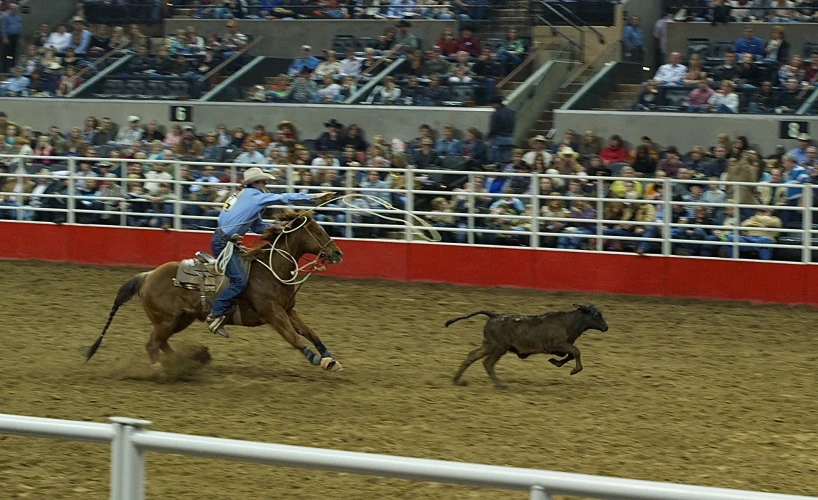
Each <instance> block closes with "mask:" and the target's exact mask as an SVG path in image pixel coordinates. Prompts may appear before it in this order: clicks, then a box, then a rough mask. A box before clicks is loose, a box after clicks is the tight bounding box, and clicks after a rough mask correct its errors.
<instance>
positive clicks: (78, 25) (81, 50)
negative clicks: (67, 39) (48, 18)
mask: <svg viewBox="0 0 818 500" xmlns="http://www.w3.org/2000/svg"><path fill="white" fill-rule="evenodd" d="M71 24H73V26H74V36H75V39H76V34H77V33H79V43H77V45H76V46H75V47H74V54H76V55H78V56H80V57H85V56H86V55H88V49H89V48H90V47H91V32H90V31H88V30H87V29H85V21H84V20H83V19H82V18H81V17H79V16H76V17H74V19H72V20H71ZM73 43H74V42H72V44H73Z"/></svg>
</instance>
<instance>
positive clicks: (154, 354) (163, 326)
mask: <svg viewBox="0 0 818 500" xmlns="http://www.w3.org/2000/svg"><path fill="white" fill-rule="evenodd" d="M192 322H193V318H192V317H190V316H188V315H183V316H181V317H178V318H173V319H169V320H165V321H162V322H161V323H157V324H154V325H153V331H152V332H151V337H150V339H149V340H148V345H147V350H148V357H149V358H150V360H151V364H152V365H154V366H156V367H159V366H161V364H160V363H159V350H160V349H161V350H162V352H164V353H165V354H170V353H172V352H173V349H171V347H170V344H168V339H169V338H170V336H171V335H173V334H174V333H177V332H181V331H182V330H184V329H185V328H187V327H188V326H190V324H191V323H192Z"/></svg>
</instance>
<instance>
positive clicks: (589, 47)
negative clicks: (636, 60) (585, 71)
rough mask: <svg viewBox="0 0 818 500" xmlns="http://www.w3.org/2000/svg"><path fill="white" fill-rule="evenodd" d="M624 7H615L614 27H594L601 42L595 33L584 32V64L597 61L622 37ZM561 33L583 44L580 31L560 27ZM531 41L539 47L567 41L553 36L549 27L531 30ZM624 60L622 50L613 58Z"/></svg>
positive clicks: (619, 5) (587, 30)
mask: <svg viewBox="0 0 818 500" xmlns="http://www.w3.org/2000/svg"><path fill="white" fill-rule="evenodd" d="M623 11H624V10H623V6H622V4H618V5H616V7H615V11H614V12H615V14H614V22H615V24H614V26H594V27H593V28H594V29H595V30H596V31H598V32H599V33H600V34H601V35H602V37H603V40H602V41H600V39H599V35H597V34H596V33H594V32H593V31H591V30H589V29H587V28H586V29H585V30H584V34H585V35H584V43H585V59H584V61H583V62H589V61H593V60H595V59H596V58H597V57H598V56H599V55H600V54H602V53H603V52H605V49H607V48H608V46H609V45H610V44H611V42H613V41H614V40H617V39H619V38H621V37H622V13H623ZM558 28H559V30H560V32H561V33H562V34H563V35H565V36H566V37H567V38H570V39H571V40H572V41H573V42H575V43H577V44H578V45H582V44H583V38H582V35H581V34H580V32H579V31H577V30H576V29H575V28H572V27H571V26H558ZM531 39H532V41H533V42H534V45H535V46H538V45H548V44H553V43H556V44H560V45H561V44H562V43H563V42H564V41H565V38H563V37H561V36H559V35H556V36H555V35H553V34H552V32H551V28H550V27H549V26H534V27H532V28H531ZM621 58H622V53H621V50H618V51H617V53H616V54H614V56H613V58H612V59H613V60H616V61H618V60H620V59H621Z"/></svg>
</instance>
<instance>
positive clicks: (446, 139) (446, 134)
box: [435, 125, 463, 156]
mask: <svg viewBox="0 0 818 500" xmlns="http://www.w3.org/2000/svg"><path fill="white" fill-rule="evenodd" d="M435 151H437V152H438V154H440V155H443V156H446V155H454V156H460V155H462V154H463V145H462V144H461V143H460V141H458V140H457V139H455V138H454V125H444V126H443V137H441V138H440V139H438V140H437V142H436V143H435Z"/></svg>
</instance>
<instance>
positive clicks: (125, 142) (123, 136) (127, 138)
mask: <svg viewBox="0 0 818 500" xmlns="http://www.w3.org/2000/svg"><path fill="white" fill-rule="evenodd" d="M143 133H144V131H143V130H142V128H141V127H140V126H139V117H138V116H136V115H131V116H129V117H128V127H127V128H122V129H121V130H120V131H119V133H118V134H116V143H117V144H118V145H119V146H130V145H131V144H133V143H134V142H136V141H140V140H142V134H143Z"/></svg>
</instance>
